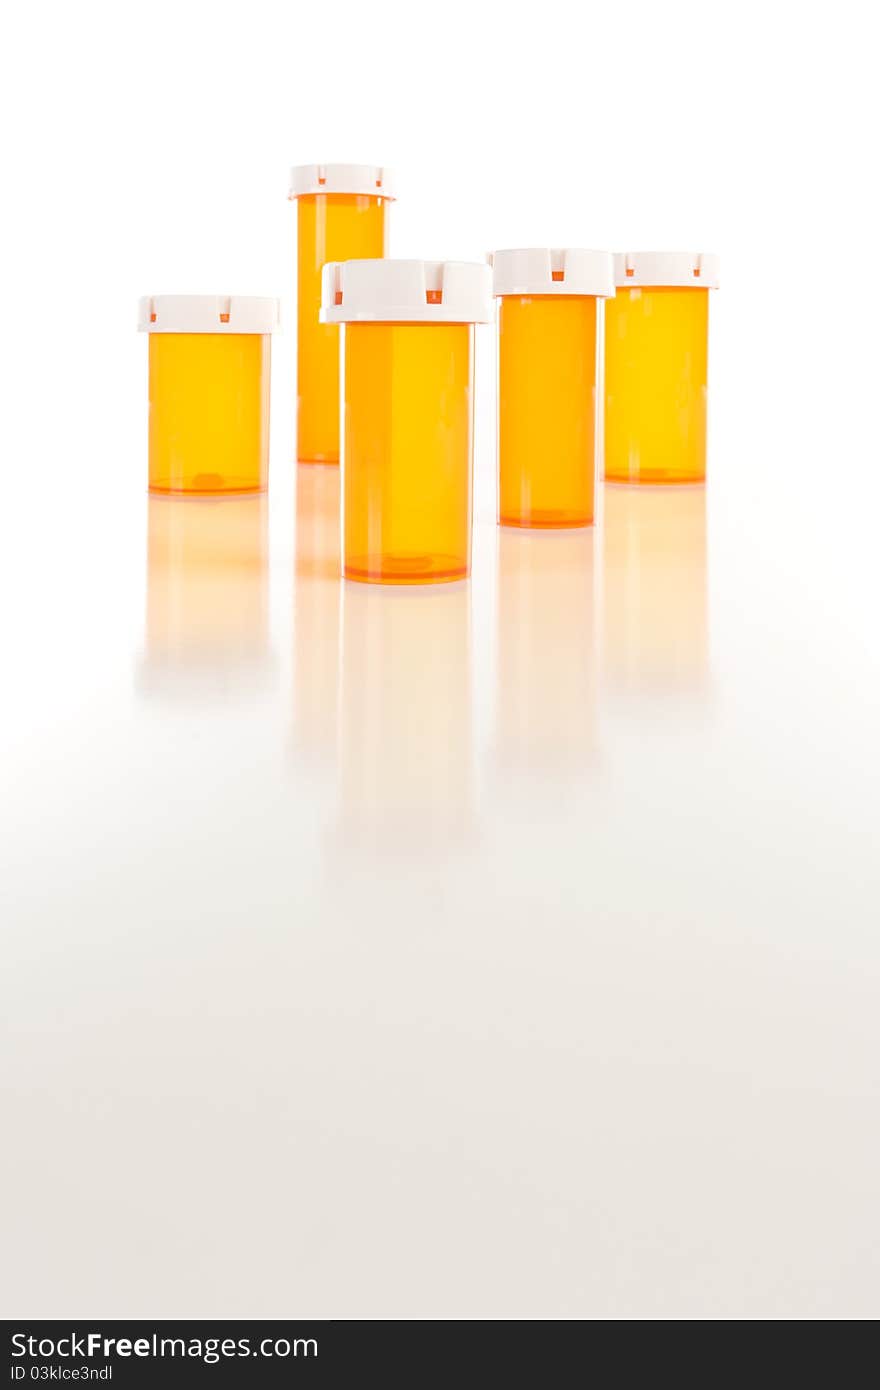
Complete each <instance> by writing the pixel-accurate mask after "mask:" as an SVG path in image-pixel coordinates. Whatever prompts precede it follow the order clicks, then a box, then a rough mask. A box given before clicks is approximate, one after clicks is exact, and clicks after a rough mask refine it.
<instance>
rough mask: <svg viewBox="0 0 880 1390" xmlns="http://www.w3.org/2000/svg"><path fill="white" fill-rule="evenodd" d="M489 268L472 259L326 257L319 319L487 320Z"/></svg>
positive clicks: (362, 321) (330, 320)
mask: <svg viewBox="0 0 880 1390" xmlns="http://www.w3.org/2000/svg"><path fill="white" fill-rule="evenodd" d="M491 316H492V272H491V270H490V268H489V266H487V265H481V264H480V263H479V262H476V261H397V260H364V261H329V262H328V263H327V265H325V266H324V273H323V282H322V296H321V322H322V323H488V322H489V320H490V318H491Z"/></svg>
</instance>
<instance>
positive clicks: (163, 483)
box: [138, 294, 278, 496]
mask: <svg viewBox="0 0 880 1390" xmlns="http://www.w3.org/2000/svg"><path fill="white" fill-rule="evenodd" d="M138 327H139V328H140V330H141V331H142V332H144V333H148V334H149V335H150V387H149V390H150V424H149V479H150V491H151V492H165V493H194V494H197V495H199V494H200V495H202V496H205V495H208V496H216V495H218V494H223V493H242V492H264V491H265V490H266V488H267V486H268V483H269V368H270V335H271V334H272V333H273V332H274V331H275V329H276V328H277V327H278V300H277V299H256V298H243V297H241V296H238V295H231V296H230V295H210V294H182V295H178V294H160V295H153V296H147V297H146V298H144V299H142V300H141V302H140V314H139V322H138Z"/></svg>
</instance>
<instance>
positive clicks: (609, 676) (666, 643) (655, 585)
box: [602, 485, 709, 696]
mask: <svg viewBox="0 0 880 1390" xmlns="http://www.w3.org/2000/svg"><path fill="white" fill-rule="evenodd" d="M604 501H605V526H604V563H603V588H604V599H603V633H602V649H603V668H604V672H603V674H604V682H605V683H606V684H607V685H608V686H609V688H610V689H611V690H613V691H615V692H617V693H619V694H635V695H639V694H644V693H648V694H654V695H659V696H662V695H667V694H669V695H682V694H694V693H700V692H702V691H703V690H704V689H705V688H706V686H707V684H708V676H709V615H708V607H709V605H708V586H707V577H706V556H707V546H706V489H705V488H704V487H685V488H656V489H655V488H645V487H614V486H607V485H606V487H605V498H604Z"/></svg>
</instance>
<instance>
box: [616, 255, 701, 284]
mask: <svg viewBox="0 0 880 1390" xmlns="http://www.w3.org/2000/svg"><path fill="white" fill-rule="evenodd" d="M720 270H721V261H720V259H719V257H718V256H713V255H709V254H707V253H706V252H704V251H621V252H619V253H618V254H617V255H615V257H614V278H615V281H616V283H617V288H618V289H619V290H621V289H637V288H639V287H640V286H644V287H645V288H650V287H651V286H653V287H654V288H655V289H662V288H670V289H671V288H677V289H684V288H685V287H687V288H688V289H692V290H717V288H718V276H719V273H720Z"/></svg>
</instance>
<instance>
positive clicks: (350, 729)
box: [340, 583, 473, 851]
mask: <svg viewBox="0 0 880 1390" xmlns="http://www.w3.org/2000/svg"><path fill="white" fill-rule="evenodd" d="M340 727H341V767H340V796H341V807H340V819H341V822H342V830H343V834H344V836H345V838H346V839H347V840H348V841H349V842H350V843H363V844H365V845H368V846H369V845H373V844H376V843H381V842H382V840H383V838H385V837H387V841H388V843H389V844H390V845H393V846H399V845H403V846H404V847H406V848H407V850H408V851H409V850H410V849H411V848H413V847H418V846H420V845H421V846H424V847H426V848H431V847H436V846H437V844H438V843H439V844H441V845H442V844H449V843H454V842H457V841H462V840H464V839H466V838H467V836H468V834H469V831H470V822H471V817H472V794H473V793H472V784H473V738H472V714H471V652H470V589H469V586H468V585H466V584H455V585H437V586H436V587H432V588H429V589H428V588H426V589H419V590H414V589H408V588H407V589H393V588H381V587H379V586H378V585H361V584H356V583H349V584H346V585H345V590H344V593H343V599H342V682H341V705H340Z"/></svg>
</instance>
